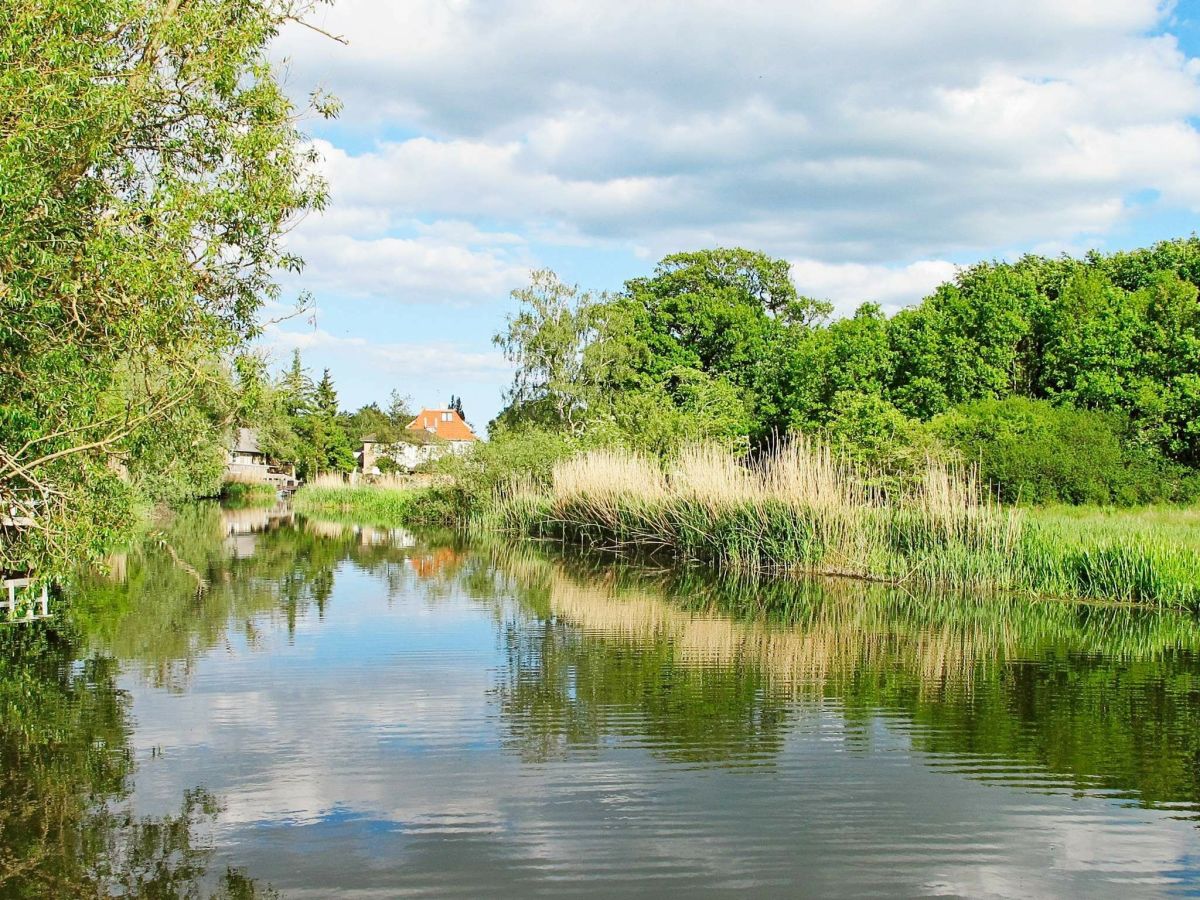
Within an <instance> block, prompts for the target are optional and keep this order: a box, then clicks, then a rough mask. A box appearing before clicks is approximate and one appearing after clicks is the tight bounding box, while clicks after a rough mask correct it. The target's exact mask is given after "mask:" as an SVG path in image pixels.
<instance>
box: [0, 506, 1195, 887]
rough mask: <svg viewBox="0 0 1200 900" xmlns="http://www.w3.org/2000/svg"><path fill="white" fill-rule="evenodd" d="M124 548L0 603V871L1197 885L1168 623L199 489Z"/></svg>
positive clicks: (89, 880)
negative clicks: (781, 579) (9, 610)
mask: <svg viewBox="0 0 1200 900" xmlns="http://www.w3.org/2000/svg"><path fill="white" fill-rule="evenodd" d="M172 551H173V552H172ZM113 563H114V565H113V572H112V574H111V575H110V576H108V577H104V578H101V577H90V578H89V579H88V580H87V583H86V584H85V586H84V588H83V589H82V590H81V591H80V593H79V595H78V596H77V597H75V598H74V599H73V602H72V603H71V604H70V607H69V609H68V608H67V607H65V606H64V607H63V611H62V612H60V614H59V616H58V619H57V621H55V622H53V623H51V624H49V625H47V624H40V625H34V626H28V625H22V626H5V627H3V628H2V629H0V640H2V641H3V642H4V652H3V656H2V657H0V659H2V662H0V665H2V667H3V671H2V672H0V674H2V675H3V680H2V686H0V702H2V703H3V706H2V707H0V709H2V711H3V714H4V718H3V723H2V725H0V754H2V756H0V761H2V762H3V774H2V775H0V778H2V781H0V895H5V896H31V897H32V896H77V895H86V894H94V893H97V892H103V891H114V892H120V891H125V892H126V893H134V894H141V895H146V896H172V897H173V896H178V895H191V896H210V895H213V894H217V895H220V896H228V897H251V896H274V895H275V894H276V892H277V893H278V894H279V895H282V896H285V897H330V896H335V895H336V896H361V897H393V896H404V895H445V896H462V897H480V896H532V895H543V896H570V895H612V894H617V893H624V894H629V895H634V896H636V895H653V896H656V897H663V896H705V895H729V894H735V893H745V894H746V895H749V896H831V895H887V896H927V895H960V896H1005V897H1046V896H1067V895H1086V896H1092V897H1105V896H1121V897H1130V896H1156V895H1171V894H1197V893H1200V818H1198V814H1200V625H1198V624H1197V623H1196V622H1195V621H1194V620H1193V619H1191V618H1189V617H1182V616H1177V615H1173V614H1168V613H1148V612H1137V611H1133V610H1129V609H1122V608H1108V607H1096V606H1067V605H1060V604H1032V603H1025V602H1016V601H997V600H987V601H981V600H979V599H977V598H970V597H965V598H964V597H945V596H922V595H913V594H910V593H906V592H903V591H896V590H886V589H883V588H880V587H867V586H862V585H855V584H844V583H824V584H800V585H797V584H788V585H783V584H774V585H767V586H763V585H759V586H749V585H736V584H729V583H719V582H714V581H712V580H707V579H705V578H702V577H700V576H699V575H697V574H695V573H687V572H677V571H669V570H668V571H653V570H648V569H646V568H632V567H619V566H616V565H614V564H611V563H604V562H601V561H596V560H585V559H579V558H570V557H563V556H561V555H548V554H546V553H545V552H543V551H538V550H536V549H534V548H530V547H519V546H517V547H514V546H504V545H497V546H474V547H472V546H466V545H462V544H455V543H454V542H453V541H450V540H441V541H439V540H437V539H433V538H418V537H414V536H413V535H410V534H408V533H406V532H404V531H399V530H392V531H388V530H379V529H372V528H359V527H353V526H345V525H339V524H331V523H322V522H315V521H303V520H300V519H294V518H293V517H291V516H290V515H287V514H281V513H276V512H272V513H268V512H266V511H222V510H219V509H217V508H216V507H197V508H194V509H188V510H185V511H183V512H181V513H180V514H179V515H178V516H177V517H176V518H175V519H174V521H172V522H171V523H169V524H168V525H166V526H164V531H163V533H161V534H156V535H154V536H153V539H152V540H149V541H147V543H146V546H144V547H142V548H139V549H137V550H135V551H131V552H130V553H128V554H126V555H124V556H121V557H118V558H116V559H114V560H113Z"/></svg>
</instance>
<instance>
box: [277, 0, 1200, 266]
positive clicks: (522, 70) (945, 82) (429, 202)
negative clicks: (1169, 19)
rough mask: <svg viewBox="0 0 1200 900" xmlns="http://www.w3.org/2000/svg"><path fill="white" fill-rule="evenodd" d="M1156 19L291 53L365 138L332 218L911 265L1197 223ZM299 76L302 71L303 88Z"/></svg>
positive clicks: (359, 1) (966, 8)
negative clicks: (1185, 211) (1155, 194)
mask: <svg viewBox="0 0 1200 900" xmlns="http://www.w3.org/2000/svg"><path fill="white" fill-rule="evenodd" d="M1168 13H1169V8H1168V6H1167V5H1164V4H1162V3H1160V2H1158V0H1104V2H1087V3H1084V2H1070V3H1053V4H1047V3H1044V2H1040V0H1021V2H1013V3H1006V4H964V3H962V2H960V0H930V2H924V3H921V4H911V3H901V2H881V0H857V2H844V0H840V2H836V3H835V2H832V0H829V2H819V3H815V4H792V3H766V2H764V3H753V4H740V5H737V6H734V5H733V4H730V3H727V2H717V0H692V2H688V3H682V2H664V3H653V4H646V3H634V2H631V0H630V2H611V3H605V4H601V5H597V4H593V3H585V2H583V0H574V2H572V0H556V2H553V3H551V2H549V0H545V2H521V3H516V2H501V0H489V2H487V3H480V2H467V0H459V2H453V3H445V2H439V0H415V2H410V3H405V4H403V5H382V6H381V5H380V4H378V3H373V2H369V0H342V2H340V3H339V4H337V5H336V6H335V7H334V8H333V9H332V11H330V12H329V13H328V14H327V18H326V20H324V21H323V22H322V24H323V26H324V27H326V28H329V29H330V30H333V31H336V32H339V33H342V34H345V35H346V36H347V37H348V38H349V40H350V46H349V47H348V48H343V47H341V46H340V45H336V44H332V43H331V42H329V41H327V40H325V39H323V38H320V37H319V36H316V35H313V34H312V33H311V32H304V31H303V30H299V29H297V30H293V31H290V32H288V33H287V35H286V36H285V38H284V39H283V41H282V47H281V50H282V51H283V52H288V53H291V54H292V55H293V56H294V58H295V60H296V72H297V76H298V80H303V79H304V78H309V79H312V78H320V77H321V76H324V77H325V78H326V80H327V81H328V82H329V84H330V86H331V87H332V88H333V89H334V90H335V92H338V93H340V94H342V95H343V96H344V97H345V98H346V101H347V107H346V116H347V117H348V118H349V119H350V120H352V122H353V123H354V124H355V125H356V126H360V127H363V128H367V129H368V130H369V129H370V127H371V123H376V124H383V123H387V124H400V125H402V126H403V127H404V128H405V129H407V130H409V131H412V130H414V129H415V130H416V131H418V132H419V133H420V136H417V137H413V138H410V139H407V140H399V141H392V142H384V143H381V144H380V145H378V146H377V147H376V148H374V149H372V150H370V151H368V152H360V153H355V154H350V153H346V152H343V151H339V150H332V149H331V150H330V153H329V166H328V170H329V174H330V178H331V182H332V185H333V191H334V194H333V195H334V202H335V204H348V205H350V206H353V207H356V208H357V207H360V206H361V207H363V208H366V209H372V208H381V207H386V208H388V209H392V210H395V211H398V213H399V214H402V215H420V216H433V217H448V218H462V219H468V220H477V219H482V218H488V219H493V220H495V219H500V220H503V221H505V222H506V223H508V226H507V227H510V228H515V229H518V230H521V231H522V232H523V233H524V232H526V231H528V230H529V229H533V228H537V229H539V233H540V234H542V235H544V236H550V237H553V235H555V234H559V235H561V236H562V239H563V240H565V241H577V240H578V238H579V236H581V235H582V236H584V237H586V238H590V239H591V240H592V241H593V242H613V241H615V242H618V243H622V244H625V245H627V246H641V247H646V248H649V252H651V253H654V252H661V251H666V250H674V249H681V247H682V246H683V245H682V244H681V243H680V242H681V241H685V240H690V241H700V240H703V241H706V242H720V243H734V242H748V241H751V240H756V241H758V242H759V244H760V246H762V247H763V249H767V250H770V251H772V252H776V253H779V254H784V255H789V256H800V257H805V258H812V259H820V260H823V261H826V262H844V261H848V260H854V261H860V262H875V263H878V262H882V261H909V260H912V259H917V258H922V257H930V256H940V255H948V254H950V253H962V252H970V251H983V252H986V251H987V250H988V249H990V248H994V247H997V246H1004V247H1007V246H1014V245H1023V244H1029V243H1033V242H1039V241H1058V242H1064V241H1068V240H1071V239H1073V238H1074V237H1076V236H1077V235H1080V234H1094V235H1101V234H1103V233H1104V232H1105V231H1107V230H1108V229H1110V228H1111V227H1112V226H1113V225H1114V224H1116V223H1117V222H1118V221H1119V220H1120V218H1121V216H1122V213H1123V209H1124V205H1123V201H1124V198H1125V197H1126V196H1127V195H1128V194H1129V193H1130V192H1133V191H1137V190H1141V189H1145V188H1153V189H1156V190H1158V191H1160V192H1161V193H1162V195H1163V200H1164V202H1168V203H1175V204H1182V205H1190V206H1192V207H1193V208H1200V178H1198V176H1196V175H1195V174H1194V173H1195V172H1196V171H1197V170H1200V135H1198V134H1197V132H1196V129H1195V127H1194V126H1193V125H1192V124H1191V123H1190V121H1189V117H1192V116H1195V115H1197V114H1198V113H1200V63H1198V62H1197V61H1196V60H1190V59H1188V58H1186V56H1185V55H1184V54H1182V53H1181V52H1180V51H1179V49H1178V47H1177V45H1176V43H1175V41H1174V39H1173V38H1171V37H1169V36H1151V35H1149V34H1148V32H1149V31H1151V30H1152V29H1154V28H1155V27H1156V26H1158V25H1159V24H1160V23H1161V22H1162V21H1163V20H1164V17H1165V16H1166V15H1167V14H1168ZM299 76H303V77H299Z"/></svg>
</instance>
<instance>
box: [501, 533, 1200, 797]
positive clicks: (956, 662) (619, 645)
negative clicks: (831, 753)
mask: <svg viewBox="0 0 1200 900" xmlns="http://www.w3.org/2000/svg"><path fill="white" fill-rule="evenodd" d="M492 555H493V559H494V565H495V567H496V570H497V571H498V572H499V573H501V575H502V577H503V578H504V580H505V581H506V582H507V584H508V585H509V586H510V589H512V590H513V591H514V592H515V594H516V595H517V596H518V597H519V598H521V599H522V601H523V604H524V608H525V610H526V613H527V614H528V615H530V616H532V617H533V618H534V619H535V621H536V622H537V627H532V628H531V627H529V626H528V625H521V624H520V623H518V622H516V621H512V622H510V623H509V625H508V627H507V628H506V629H505V632H504V639H505V642H506V650H507V662H508V664H507V667H506V669H505V670H504V672H503V677H502V679H501V681H500V683H499V685H498V687H497V698H498V702H499V704H500V707H501V710H502V713H503V716H504V719H505V721H506V722H507V723H508V727H509V731H510V734H511V738H512V745H513V747H514V748H515V749H517V750H518V751H519V752H520V753H522V755H524V756H525V757H527V758H530V759H535V760H543V759H548V758H552V757H559V756H563V755H565V754H568V753H571V752H576V753H586V752H589V749H590V748H594V747H595V746H596V745H597V744H598V743H599V742H601V741H605V740H609V739H612V738H614V737H615V738H626V739H632V740H635V741H636V742H637V743H638V744H640V745H643V746H645V747H647V748H648V749H649V750H650V751H651V752H654V753H656V754H660V755H663V756H666V757H669V758H677V759H682V760H690V761H693V762H706V763H709V764H714V765H732V764H741V765H745V764H762V763H769V762H770V761H771V759H772V757H773V754H775V753H777V751H778V749H779V748H780V746H781V742H782V740H783V736H784V733H785V732H786V731H787V723H788V721H789V720H792V719H794V718H795V717H797V716H804V715H815V714H817V713H818V712H819V711H821V710H825V711H830V710H832V711H835V712H836V715H837V717H838V719H839V720H840V728H841V733H842V735H843V737H844V739H845V741H846V746H847V747H848V748H849V749H851V750H853V749H854V748H855V747H856V746H857V747H860V748H864V749H865V748H866V747H867V746H869V743H870V741H871V740H872V734H873V730H872V728H871V725H872V723H874V722H876V721H877V720H878V719H879V717H880V715H881V714H882V715H885V716H886V717H887V720H888V721H889V722H890V723H892V724H893V725H894V726H895V727H900V728H903V729H904V730H905V731H907V732H908V734H909V736H910V740H911V746H912V749H913V750H914V751H915V752H916V753H918V754H921V755H923V756H925V757H926V758H928V759H929V760H930V761H931V762H936V764H937V765H939V766H942V767H945V768H948V769H952V770H955V771H959V772H962V773H964V774H967V775H968V776H975V777H980V778H985V779H988V780H997V781H1008V782H1009V783H1014V782H1016V781H1018V780H1020V779H1021V778H1024V779H1026V780H1027V781H1028V780H1034V779H1044V781H1040V782H1039V783H1044V784H1045V785H1046V786H1047V787H1055V786H1058V787H1061V788H1064V789H1068V790H1075V791H1085V792H1091V791H1094V792H1097V793H1104V794H1106V795H1108V796H1112V795H1113V794H1114V793H1115V794H1117V795H1118V796H1126V797H1127V798H1128V799H1129V800H1133V801H1136V802H1138V803H1141V804H1145V805H1147V806H1164V807H1170V808H1171V809H1173V810H1174V811H1175V812H1176V813H1178V814H1180V815H1185V816H1188V817H1196V816H1198V815H1200V623H1198V622H1197V621H1196V620H1195V619H1194V618H1193V617H1191V616H1188V615H1185V614H1180V613H1175V612H1171V611H1165V610H1145V609H1138V608H1132V607H1127V606H1111V605H1110V606H1103V605H1085V604H1066V603H1058V602H1033V601H1028V600H1022V599H1017V598H1003V597H987V598H978V597H970V596H966V597H964V596H952V595H929V594H924V595H914V594H911V593H907V592H905V591H902V590H897V589H894V588H889V587H885V586H882V585H867V584H862V583H858V582H850V581H808V582H787V581H775V582H758V583H749V582H737V581H722V580H719V579H712V578H708V577H704V576H703V575H702V574H701V573H697V572H695V571H694V570H674V571H670V570H669V571H661V570H659V571H655V570H647V569H645V568H639V567H636V566H626V565H622V564H620V563H616V562H612V561H605V560H599V559H597V558H594V557H593V558H584V557H579V556H575V555H562V556H560V555H555V556H553V557H547V556H545V555H543V554H540V553H534V552H532V551H529V550H522V551H514V550H513V549H511V548H501V549H494V550H493V553H492ZM1009 763H1017V764H1018V765H1016V766H1015V767H1010V768H1013V769H1014V772H1016V774H1013V775H1011V777H1009V776H1007V775H998V774H997V773H998V772H999V771H1001V770H1003V769H1004V768H1005V766H1006V765H1007V764H1009Z"/></svg>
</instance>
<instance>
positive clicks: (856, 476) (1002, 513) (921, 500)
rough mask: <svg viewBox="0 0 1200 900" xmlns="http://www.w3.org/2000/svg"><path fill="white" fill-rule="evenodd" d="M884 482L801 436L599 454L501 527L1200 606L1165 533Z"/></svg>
mask: <svg viewBox="0 0 1200 900" xmlns="http://www.w3.org/2000/svg"><path fill="white" fill-rule="evenodd" d="M880 484H881V480H880V479H877V478H873V477H872V475H871V473H865V472H863V471H862V469H861V468H859V467H855V466H853V465H850V464H848V463H846V462H845V461H843V460H841V459H839V457H838V456H837V454H835V453H833V452H832V451H831V450H830V448H828V447H826V446H822V445H819V444H814V443H811V442H808V441H805V440H802V439H797V440H794V441H790V442H788V443H784V444H781V445H780V446H778V447H776V448H774V450H773V451H772V452H770V453H768V454H766V455H765V456H764V457H763V458H761V459H759V460H756V461H753V462H748V461H746V460H743V459H741V458H739V457H737V456H735V455H733V454H731V453H729V452H728V451H726V450H724V449H721V448H719V447H715V446H706V445H702V446H695V447H690V448H686V449H684V450H682V451H681V452H680V453H678V454H677V455H676V456H674V457H673V458H672V459H670V460H669V461H667V462H666V463H662V462H660V461H659V460H657V459H654V458H650V457H647V456H644V455H641V454H638V453H636V452H632V451H626V450H593V451H589V452H585V453H581V454H578V455H576V456H573V457H570V458H568V459H564V460H561V461H560V462H558V463H557V464H556V465H555V466H554V468H553V472H552V474H551V477H550V479H549V481H548V483H547V482H545V481H541V482H534V481H529V482H525V483H516V482H514V483H513V484H511V485H509V486H507V487H506V488H504V489H502V490H498V491H497V493H496V495H495V501H494V513H493V522H494V524H497V525H499V526H500V527H502V528H505V529H507V530H512V531H519V532H521V533H525V534H529V535H534V536H537V537H542V538H553V539H555V540H559V541H564V542H570V543H576V544H581V545H585V546H591V547H597V548H604V549H615V550H623V551H627V550H636V551H640V552H662V553H667V554H669V555H671V556H672V557H674V558H677V559H680V560H687V561H697V562H703V563H708V564H711V565H714V566H717V567H719V568H722V569H727V570H730V571H734V572H750V573H785V572H805V573H818V574H828V575H841V576H849V577H854V578H861V579H867V580H880V581H890V582H898V583H904V582H911V583H922V584H937V585H947V586H955V587H960V588H970V589H976V590H988V591H1017V592H1023V593H1033V594H1040V595H1053V596H1062V597H1089V598H1104V599H1117V600H1131V601H1139V602H1151V603H1158V604H1169V605H1175V606H1193V607H1200V557H1198V556H1197V554H1195V553H1194V552H1191V551H1190V550H1188V549H1187V548H1181V547H1180V546H1179V545H1177V544H1174V543H1171V542H1167V541H1156V540H1155V539H1154V538H1153V535H1152V534H1149V533H1141V532H1139V533H1138V534H1137V535H1136V539H1134V540H1133V541H1132V543H1131V542H1130V541H1128V540H1125V541H1122V540H1119V539H1111V538H1107V539H1100V538H1095V539H1090V540H1089V539H1087V537H1086V536H1085V537H1084V538H1082V539H1080V538H1078V537H1076V538H1072V537H1071V536H1070V535H1069V534H1067V533H1066V532H1065V530H1064V529H1063V528H1062V527H1061V526H1054V525H1051V524H1047V523H1043V522H1035V523H1032V524H1031V523H1030V522H1028V521H1027V519H1026V516H1025V515H1024V514H1023V513H1022V512H1019V511H1017V510H1015V509H1012V508H1008V507H1004V506H1002V505H1001V504H1000V503H999V502H997V501H996V500H995V499H994V498H993V497H992V496H991V495H990V494H989V492H988V490H987V488H986V486H985V485H984V484H983V483H982V482H981V481H980V479H979V478H978V476H977V474H976V472H975V471H974V470H973V469H970V468H962V467H955V466H952V465H948V464H946V463H944V462H941V461H938V460H933V459H931V460H929V461H928V463H927V464H926V466H925V468H924V470H923V471H919V472H917V473H916V475H915V476H914V477H913V478H912V479H910V480H909V481H908V482H906V483H905V484H903V485H900V486H893V487H891V488H889V489H887V490H884V489H882V488H880V487H879V485H880ZM1124 537H1126V538H1129V537H1130V535H1125V536H1124Z"/></svg>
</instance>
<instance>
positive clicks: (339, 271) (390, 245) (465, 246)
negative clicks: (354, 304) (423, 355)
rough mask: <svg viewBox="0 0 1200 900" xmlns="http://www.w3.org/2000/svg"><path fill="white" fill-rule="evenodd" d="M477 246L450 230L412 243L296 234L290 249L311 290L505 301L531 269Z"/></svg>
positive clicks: (503, 252) (503, 251)
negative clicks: (303, 267)
mask: <svg viewBox="0 0 1200 900" xmlns="http://www.w3.org/2000/svg"><path fill="white" fill-rule="evenodd" d="M498 241H499V242H501V243H503V242H504V238H503V237H501V238H499V239H498ZM476 243H478V241H477V239H475V238H474V237H472V236H470V235H467V234H461V233H459V234H455V233H454V232H453V230H451V231H450V232H449V233H445V232H439V231H438V230H437V229H433V230H431V231H430V232H429V233H426V234H422V235H420V236H419V237H416V238H397V237H374V238H358V237H353V236H351V235H346V234H315V235H310V234H307V233H306V232H304V231H297V232H296V233H295V234H293V235H292V237H291V240H290V241H289V247H290V249H292V250H294V251H295V252H297V253H299V254H300V255H301V256H302V257H303V258H304V259H305V263H306V267H307V268H306V270H305V273H304V276H303V277H302V283H303V284H304V285H305V286H307V287H308V288H310V289H332V290H337V291H339V292H341V293H343V294H347V295H373V296H381V297H387V298H391V299H395V300H397V301H400V302H430V301H450V302H458V303H462V302H471V301H476V300H479V299H481V298H483V299H491V298H494V297H496V296H504V295H505V294H506V293H507V292H508V291H509V290H510V289H511V287H512V285H513V284H514V283H515V282H519V281H521V280H522V279H523V278H525V277H526V276H527V275H528V273H529V270H530V268H532V265H531V263H530V262H529V261H528V260H527V259H525V260H523V261H518V258H517V256H516V255H514V253H513V252H512V251H511V250H509V249H506V248H503V247H500V248H497V247H494V246H493V247H487V248H483V249H480V248H477V247H475V246H472V245H474V244H476Z"/></svg>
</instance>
